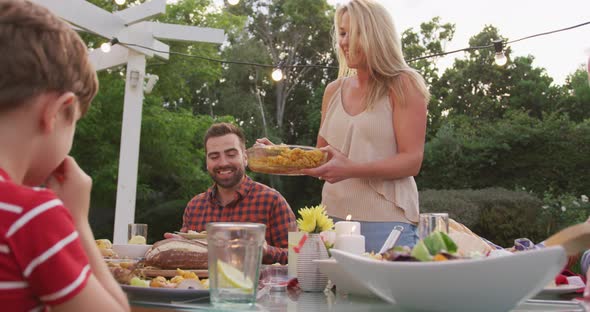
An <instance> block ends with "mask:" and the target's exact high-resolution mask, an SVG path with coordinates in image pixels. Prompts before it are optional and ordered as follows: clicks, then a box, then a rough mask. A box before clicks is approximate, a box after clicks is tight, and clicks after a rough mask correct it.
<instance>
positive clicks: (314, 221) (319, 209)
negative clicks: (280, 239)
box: [297, 205, 334, 233]
mask: <svg viewBox="0 0 590 312" xmlns="http://www.w3.org/2000/svg"><path fill="white" fill-rule="evenodd" d="M299 215H300V216H301V218H299V219H297V226H298V227H299V230H300V231H303V232H308V233H320V232H323V231H327V230H330V229H332V228H333V227H334V221H333V220H332V218H330V217H328V214H327V213H326V208H325V207H324V206H322V205H318V206H314V207H310V208H308V207H304V208H301V209H300V210H299Z"/></svg>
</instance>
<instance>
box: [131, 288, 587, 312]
mask: <svg viewBox="0 0 590 312" xmlns="http://www.w3.org/2000/svg"><path fill="white" fill-rule="evenodd" d="M573 298H574V297H573V296H572V295H568V296H561V297H557V296H556V297H536V298H533V299H532V300H527V301H525V302H523V303H521V304H520V305H518V306H517V307H516V308H515V309H513V310H512V311H515V312H518V311H520V312H523V311H590V303H585V302H582V301H578V300H572V299H573ZM425 299H427V298H425ZM198 301H200V303H190V302H188V303H179V302H173V303H171V302H148V301H131V302H130V303H131V310H132V311H134V312H155V311H164V312H169V311H170V312H171V311H220V312H222V311H268V312H275V311H276V312H278V311H288V312H291V311H302V312H307V311H310V312H311V311H344V312H358V311H394V312H396V311H399V312H403V311H405V310H403V309H400V308H399V307H396V306H394V305H391V304H389V303H387V302H384V301H382V300H379V299H377V298H368V297H357V296H352V295H345V294H339V293H335V292H332V291H326V292H301V293H299V294H297V295H293V294H292V293H291V294H290V293H288V292H284V291H283V292H270V293H268V294H267V295H264V296H262V297H261V298H260V299H259V300H258V301H257V304H256V305H255V306H254V307H252V308H244V309H239V308H235V307H232V308H228V309H219V308H215V307H213V306H212V305H211V304H210V303H209V302H208V300H198ZM203 301H205V302H203Z"/></svg>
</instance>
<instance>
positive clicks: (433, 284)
mask: <svg viewBox="0 0 590 312" xmlns="http://www.w3.org/2000/svg"><path fill="white" fill-rule="evenodd" d="M330 252H331V253H332V256H333V257H334V258H336V261H338V264H340V265H341V266H342V268H343V269H344V270H345V271H346V272H347V273H349V274H350V275H351V276H353V277H354V279H355V281H356V282H357V283H363V284H364V285H365V287H367V288H368V289H369V290H371V292H373V293H374V294H375V295H376V296H378V297H380V298H381V299H383V300H385V301H387V302H389V303H391V304H394V305H398V306H400V307H402V308H404V309H405V308H409V309H410V310H414V311H455V312H460V311H478V312H488V311H489V312H494V311H510V310H511V309H513V308H514V307H515V306H517V305H518V304H519V303H520V302H522V301H523V300H526V299H528V298H531V297H532V296H534V295H535V294H537V293H539V291H541V290H542V289H543V288H544V287H545V286H546V285H547V284H548V283H549V282H550V281H551V280H552V279H554V278H555V276H556V275H557V274H558V273H559V272H561V270H562V269H563V267H564V265H565V263H566V261H567V258H566V254H565V250H564V249H563V248H562V247H561V246H554V247H547V248H543V249H536V250H529V251H522V252H517V253H514V254H512V255H507V256H504V257H487V258H480V259H462V260H450V261H440V262H439V261H437V262H392V261H381V260H375V259H371V258H368V257H363V256H359V255H355V254H351V253H348V252H344V251H342V250H337V249H332V250H330Z"/></svg>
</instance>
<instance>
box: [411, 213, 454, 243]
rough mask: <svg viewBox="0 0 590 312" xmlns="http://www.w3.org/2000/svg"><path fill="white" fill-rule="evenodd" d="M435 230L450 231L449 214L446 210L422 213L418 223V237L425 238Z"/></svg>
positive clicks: (446, 232)
mask: <svg viewBox="0 0 590 312" xmlns="http://www.w3.org/2000/svg"><path fill="white" fill-rule="evenodd" d="M435 231H440V232H443V233H445V234H448V233H449V214H448V213H446V212H434V213H421V214H420V218H419V223H418V237H419V238H420V239H424V237H426V236H428V235H430V233H432V232H435Z"/></svg>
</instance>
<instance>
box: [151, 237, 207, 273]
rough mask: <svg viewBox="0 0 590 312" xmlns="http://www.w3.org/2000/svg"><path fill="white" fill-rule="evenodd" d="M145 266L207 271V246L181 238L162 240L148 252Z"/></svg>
mask: <svg viewBox="0 0 590 312" xmlns="http://www.w3.org/2000/svg"><path fill="white" fill-rule="evenodd" d="M145 264H146V265H149V266H154V267H158V268H160V269H207V246H206V245H205V244H202V243H200V242H198V241H192V240H186V239H179V238H168V239H165V240H161V241H159V242H156V243H155V244H154V245H153V246H152V248H150V249H149V250H148V252H147V253H146V255H145Z"/></svg>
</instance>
